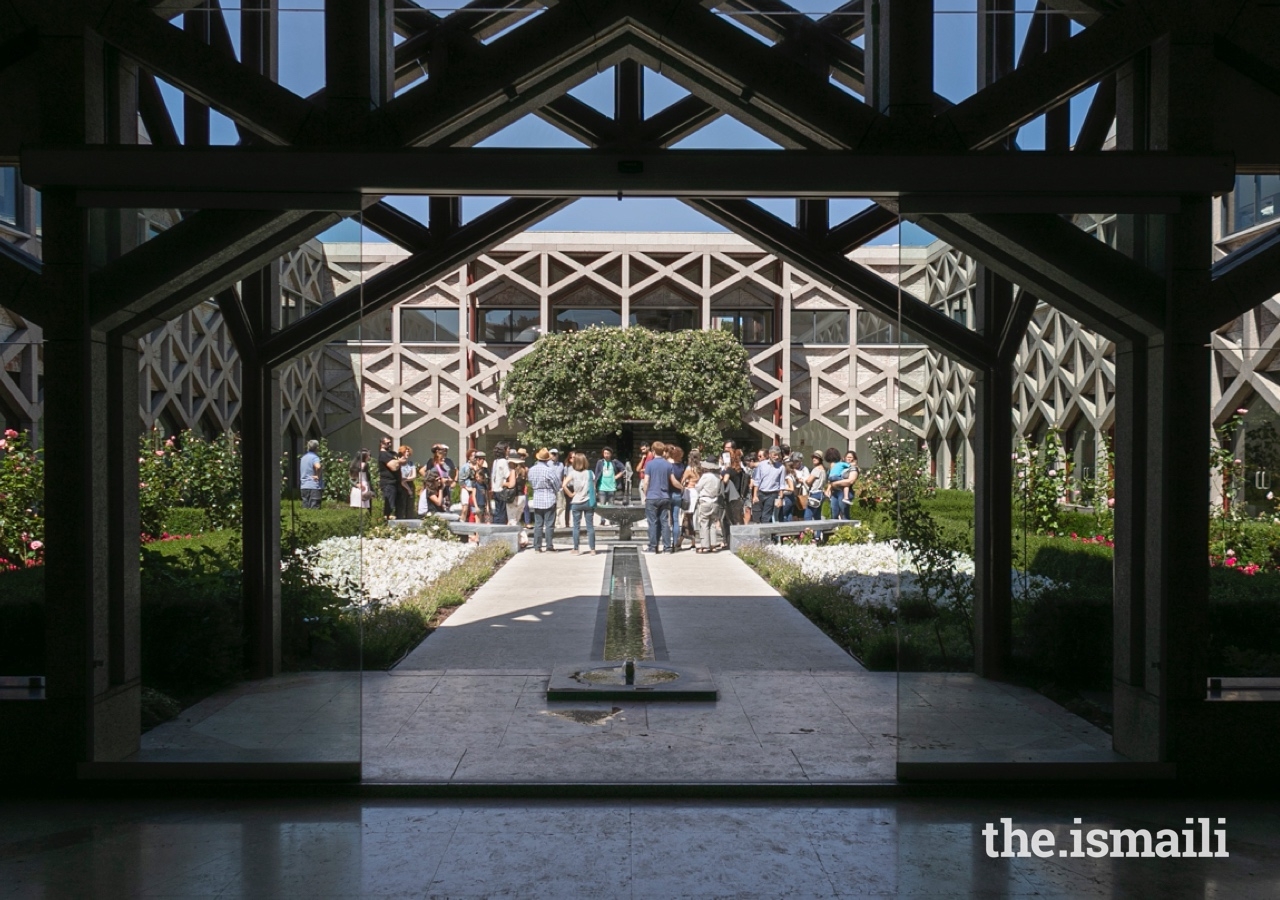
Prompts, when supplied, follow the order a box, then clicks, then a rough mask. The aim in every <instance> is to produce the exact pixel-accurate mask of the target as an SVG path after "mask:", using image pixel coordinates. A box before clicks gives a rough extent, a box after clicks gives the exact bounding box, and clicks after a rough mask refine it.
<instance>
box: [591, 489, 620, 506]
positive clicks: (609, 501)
mask: <svg viewBox="0 0 1280 900" xmlns="http://www.w3.org/2000/svg"><path fill="white" fill-rule="evenodd" d="M616 493H618V492H617V491H600V492H598V493H597V494H596V502H597V503H602V504H604V505H605V506H612V505H613V497H614V495H615V494H616Z"/></svg>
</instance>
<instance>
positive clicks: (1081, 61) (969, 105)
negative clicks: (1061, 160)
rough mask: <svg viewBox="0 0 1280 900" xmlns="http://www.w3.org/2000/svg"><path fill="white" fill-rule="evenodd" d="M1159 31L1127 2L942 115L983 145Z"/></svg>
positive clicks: (970, 142) (1110, 67) (967, 139)
mask: <svg viewBox="0 0 1280 900" xmlns="http://www.w3.org/2000/svg"><path fill="white" fill-rule="evenodd" d="M1159 34H1160V32H1159V29H1158V28H1157V27H1156V26H1155V25H1154V24H1153V23H1152V21H1151V20H1150V19H1149V18H1148V17H1147V14H1146V12H1145V11H1144V10H1143V9H1142V8H1141V7H1140V6H1138V5H1130V6H1128V7H1125V8H1124V9H1123V10H1121V11H1120V12H1117V13H1114V14H1112V15H1109V16H1107V17H1106V18H1104V19H1102V20H1101V21H1100V22H1098V23H1097V24H1096V25H1094V26H1093V27H1092V28H1087V29H1085V30H1084V31H1082V32H1080V33H1079V34H1077V35H1075V36H1074V37H1072V38H1071V39H1069V40H1067V41H1065V42H1063V43H1062V44H1059V45H1058V46H1057V47H1055V48H1054V49H1052V50H1050V51H1048V52H1046V53H1044V54H1043V55H1041V56H1039V57H1037V58H1035V59H1033V60H1031V61H1029V62H1027V63H1026V64H1025V65H1020V66H1019V67H1018V68H1017V69H1015V70H1014V71H1013V72H1012V73H1010V74H1009V75H1008V76H1006V77H1004V78H1001V79H1000V80H999V81H996V82H993V83H992V84H991V85H990V86H988V87H985V88H983V89H982V90H980V91H979V92H978V93H976V94H974V95H973V96H972V97H969V98H968V99H967V100H964V101H963V102H961V103H959V104H957V105H956V106H955V108H954V109H952V110H951V111H950V112H948V113H947V114H946V115H945V116H943V118H944V119H945V120H946V121H947V123H948V125H949V126H950V127H951V128H953V129H954V130H955V132H956V133H957V134H958V135H959V136H960V140H961V141H962V142H963V144H964V145H965V146H966V147H971V148H973V149H975V150H981V149H983V148H985V147H989V146H991V145H993V144H995V143H996V142H998V141H999V140H1000V139H1001V138H1003V137H1005V136H1007V135H1010V134H1013V133H1014V132H1016V131H1017V130H1018V129H1019V128H1020V127H1022V126H1023V125H1025V124H1026V123H1027V122H1030V121H1031V120H1032V119H1034V118H1036V117H1037V116H1039V115H1041V114H1042V113H1044V112H1046V111H1048V110H1050V109H1052V108H1054V107H1055V106H1057V105H1058V104H1060V103H1063V102H1064V101H1066V100H1068V99H1070V98H1071V97H1072V96H1073V95H1075V94H1077V93H1079V92H1080V91H1082V90H1084V89H1085V88H1086V87H1088V86H1089V85H1090V84H1092V83H1093V82H1095V81H1097V80H1099V79H1100V78H1102V77H1103V76H1105V75H1108V74H1110V73H1111V72H1113V71H1114V70H1115V69H1117V68H1119V67H1120V66H1121V65H1123V64H1124V63H1125V62H1126V61H1127V60H1128V59H1130V58H1131V57H1133V56H1134V55H1135V54H1137V53H1139V52H1141V51H1142V50H1144V49H1146V48H1147V47H1148V46H1150V44H1151V42H1152V41H1154V40H1155V39H1156V38H1157V37H1159Z"/></svg>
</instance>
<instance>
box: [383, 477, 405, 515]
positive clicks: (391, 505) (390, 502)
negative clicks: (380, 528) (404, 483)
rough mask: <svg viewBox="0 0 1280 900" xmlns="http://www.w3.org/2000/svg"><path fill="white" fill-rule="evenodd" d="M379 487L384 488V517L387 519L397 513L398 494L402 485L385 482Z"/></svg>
mask: <svg viewBox="0 0 1280 900" xmlns="http://www.w3.org/2000/svg"><path fill="white" fill-rule="evenodd" d="M379 487H380V488H381V489H382V518H384V519H387V518H390V517H391V516H394V515H395V514H396V495H398V494H399V493H400V485H399V484H396V483H394V482H393V483H391V484H387V483H386V482H383V483H382V484H381V485H379Z"/></svg>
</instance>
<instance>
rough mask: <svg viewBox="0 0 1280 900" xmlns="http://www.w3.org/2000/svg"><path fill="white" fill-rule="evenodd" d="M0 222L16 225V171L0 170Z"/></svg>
mask: <svg viewBox="0 0 1280 900" xmlns="http://www.w3.org/2000/svg"><path fill="white" fill-rule="evenodd" d="M0 222H4V223H5V224H7V225H14V226H16V225H17V224H18V170H17V169H14V168H12V167H10V166H4V167H2V168H0Z"/></svg>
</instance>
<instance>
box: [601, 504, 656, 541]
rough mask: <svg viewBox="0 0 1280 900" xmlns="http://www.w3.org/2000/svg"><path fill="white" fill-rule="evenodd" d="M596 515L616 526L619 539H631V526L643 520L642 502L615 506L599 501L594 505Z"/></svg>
mask: <svg viewBox="0 0 1280 900" xmlns="http://www.w3.org/2000/svg"><path fill="white" fill-rule="evenodd" d="M596 515H597V516H599V517H600V518H601V519H604V520H606V521H608V522H612V523H614V524H616V525H617V526H618V532H619V534H618V538H619V540H623V541H629V540H631V526H632V525H634V524H635V523H636V522H641V521H644V517H645V509H644V504H643V503H641V504H640V505H638V506H632V505H626V506H617V505H615V504H612V503H610V504H604V503H600V504H597V506H596Z"/></svg>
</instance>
